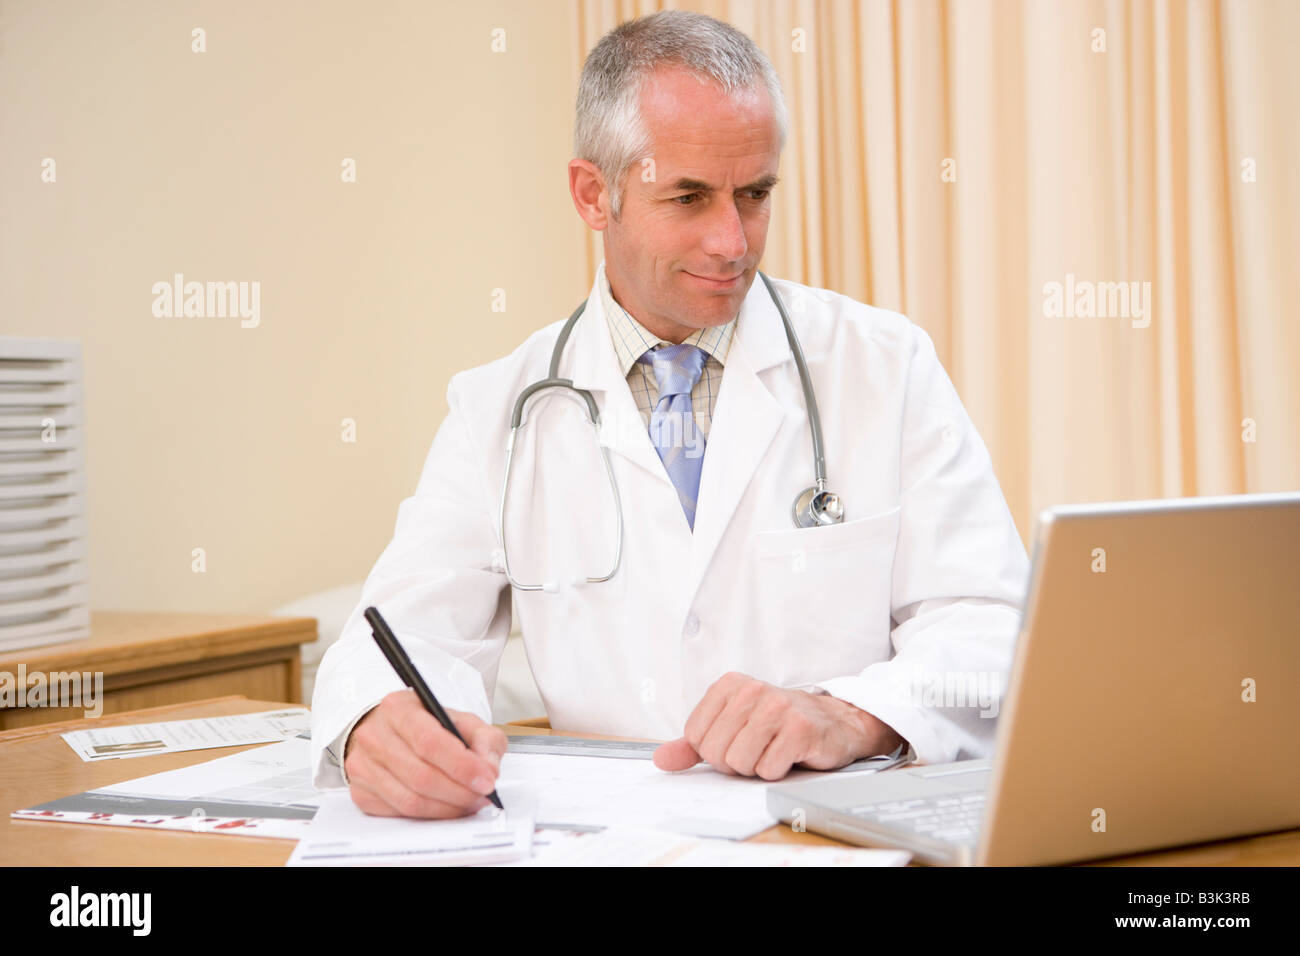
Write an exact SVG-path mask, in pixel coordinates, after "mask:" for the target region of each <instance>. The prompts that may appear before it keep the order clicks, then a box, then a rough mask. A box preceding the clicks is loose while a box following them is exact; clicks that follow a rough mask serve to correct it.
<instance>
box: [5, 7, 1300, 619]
mask: <svg viewBox="0 0 1300 956" xmlns="http://www.w3.org/2000/svg"><path fill="white" fill-rule="evenodd" d="M665 5H667V0H637V2H625V0H517V2H500V0H498V2H496V3H463V4H462V3H457V2H436V0H425V2H394V0H385V2H382V3H378V4H370V5H367V4H343V3H336V2H330V3H302V4H299V5H290V4H288V3H285V2H281V0H274V2H265V3H255V2H252V0H229V2H223V3H211V2H196V3H191V4H188V5H187V6H186V7H185V8H184V10H183V11H182V10H180V9H179V8H178V7H177V5H176V4H173V3H164V2H147V0H132V2H129V3H115V4H100V5H94V4H91V3H67V2H52V3H35V2H31V0H0V84H3V86H2V88H3V90H4V96H3V99H2V100H0V296H2V297H3V299H2V300H0V333H7V332H13V333H18V334H24V335H54V336H65V337H69V338H76V339H79V340H81V341H82V342H83V343H84V345H85V350H86V353H85V354H86V375H87V388H88V392H89V398H88V417H89V428H90V439H89V471H90V484H91V500H90V518H91V521H90V527H91V559H92V560H91V582H92V601H93V603H94V605H95V606H97V607H102V608H160V609H210V610H231V611H255V610H265V609H267V608H271V607H275V606H277V605H279V604H281V603H285V602H287V601H290V600H292V599H294V598H297V597H300V596H302V595H304V594H307V593H311V592H314V591H319V590H322V589H325V588H329V587H333V586H336V585H340V584H345V583H349V582H354V581H359V580H361V579H362V578H363V577H364V575H365V574H366V572H367V571H368V570H369V568H370V567H371V565H372V564H373V563H374V560H375V558H376V557H377V556H378V554H379V552H380V550H381V549H382V548H383V546H384V544H385V543H386V542H387V541H388V539H389V537H390V534H391V531H392V527H393V521H394V518H395V515H396V509H397V505H398V503H399V502H400V501H401V500H402V498H404V497H406V496H407V495H408V494H410V492H411V491H412V489H413V488H414V486H415V482H416V479H417V477H418V474H419V470H420V466H421V464H422V461H423V458H424V455H425V453H426V451H427V449H428V445H429V441H430V440H431V438H432V436H433V433H434V430H435V429H436V427H437V424H438V422H439V421H440V420H441V418H442V416H443V414H444V412H445V405H444V396H445V389H446V382H447V379H448V378H449V377H450V375H451V374H452V373H453V372H454V371H456V370H458V369H461V368H465V367H467V366H472V365H477V364H480V363H482V362H485V361H489V360H491V359H493V358H496V357H498V356H500V355H503V354H505V353H506V352H508V351H509V350H510V349H512V348H513V347H514V346H516V345H517V344H518V343H519V342H520V341H521V340H522V339H523V338H524V337H525V336H526V335H527V334H528V333H529V332H531V331H532V330H534V329H536V328H538V327H540V326H542V325H544V324H546V323H548V322H551V321H554V320H556V319H558V318H562V317H563V316H565V315H567V314H568V312H569V311H570V310H571V309H572V307H573V305H574V304H575V303H576V302H577V301H578V300H579V299H580V298H581V297H582V296H583V295H584V294H585V293H586V291H587V289H588V283H589V278H588V277H589V276H590V275H591V270H592V269H593V268H594V266H595V264H596V263H597V262H599V260H600V256H601V245H600V242H599V240H598V238H597V237H596V236H594V235H593V234H592V233H590V232H589V231H588V230H587V229H586V227H585V226H584V225H583V224H582V223H581V221H580V220H579V219H578V217H577V215H576V213H575V212H574V210H573V207H572V203H571V201H570V199H569V196H568V191H567V184H566V174H565V165H566V163H567V161H568V159H569V158H570V145H569V143H570V133H571V127H572V105H573V97H574V92H575V86H576V81H577V76H578V71H579V69H580V66H581V62H582V59H583V57H584V56H585V54H586V52H587V50H588V49H589V48H590V46H591V45H592V44H593V43H594V42H595V41H596V40H597V39H598V38H599V37H600V35H601V34H603V33H604V32H605V31H606V30H608V29H610V28H611V27H612V26H614V25H615V24H616V23H618V22H620V21H621V20H623V19H626V18H628V17H630V16H633V15H637V14H643V13H648V12H651V11H653V10H655V9H658V8H660V7H662V6H665ZM672 5H675V6H681V7H684V8H688V9H694V10H699V11H702V12H708V13H711V14H713V15H716V16H721V17H724V18H726V19H728V20H730V21H731V22H732V23H734V24H735V25H736V26H737V27H739V28H740V29H742V30H745V31H746V32H748V33H749V34H750V35H751V36H752V37H753V38H754V39H755V41H756V42H758V43H759V45H760V46H762V47H763V49H764V50H765V51H767V53H768V54H769V56H771V58H772V60H773V62H774V64H775V66H776V69H777V71H778V73H779V74H780V76H781V79H782V83H783V86H784V87H785V90H786V96H787V100H788V103H789V106H790V111H791V119H792V131H791V139H790V142H789V144H788V146H787V149H786V152H785V155H783V157H782V165H781V176H782V185H781V186H780V187H779V189H778V190H777V193H776V194H775V197H774V206H773V220H772V228H771V231H770V234H769V241H768V245H767V252H766V255H765V257H764V261H763V268H764V269H765V270H767V271H768V272H770V273H772V274H774V275H779V276H783V277H786V278H790V279H794V280H796V281H801V282H806V283H808V284H810V285H814V286H821V287H826V288H830V289H834V290H836V291H839V292H842V293H844V294H846V295H850V296H852V297H854V298H858V299H861V300H863V301H866V302H871V303H872V304H875V305H879V306H883V307H885V308H892V309H898V310H900V311H902V312H904V313H905V314H906V315H907V316H908V317H909V318H910V319H911V320H912V321H914V322H916V323H917V324H918V325H920V326H921V327H922V328H924V329H926V331H927V332H929V333H930V335H931V336H932V337H933V338H934V341H935V344H936V347H937V349H938V352H939V356H940V358H941V360H942V361H943V362H944V365H945V367H946V368H947V370H948V373H949V375H950V376H951V378H952V380H953V382H954V384H955V385H956V387H957V390H958V392H959V394H960V395H961V397H962V400H963V402H964V403H965V405H966V409H967V411H968V412H969V413H970V415H971V418H972V419H973V420H974V422H975V424H976V426H977V427H978V428H979V430H980V433H981V435H982V436H983V438H984V440H985V442H986V444H987V446H988V448H989V451H990V454H991V455H992V458H993V463H994V468H995V470H996V473H997V475H998V478H999V480H1000V482H1001V484H1002V488H1003V491H1004V493H1005V495H1006V497H1007V500H1008V503H1009V504H1010V507H1011V510H1012V514H1013V516H1014V517H1015V520H1016V524H1017V527H1018V529H1019V531H1020V534H1021V537H1022V539H1023V540H1024V541H1025V543H1026V545H1028V544H1030V541H1029V537H1030V534H1031V532H1032V529H1033V521H1034V516H1035V514H1036V513H1037V512H1038V510H1039V509H1041V508H1043V507H1046V506H1048V505H1051V504H1054V503H1061V502H1073V501H1098V500H1106V499H1131V498H1156V497H1170V496H1176V495H1206V494H1235V493H1243V492H1259V491H1279V490H1286V489H1294V488H1296V487H1300V437H1297V436H1300V426H1298V425H1297V423H1298V422H1300V384H1297V383H1300V378H1297V376H1296V374H1295V372H1296V369H1298V368H1300V323H1297V321H1296V318H1295V303H1296V301H1297V300H1300V271H1298V270H1296V269H1295V268H1294V263H1295V261H1296V241H1295V223H1296V222H1297V221H1298V220H1300V182H1298V181H1297V180H1296V177H1295V176H1294V175H1293V174H1292V172H1291V170H1292V168H1293V167H1294V165H1295V163H1294V157H1295V155H1297V153H1298V152H1300V132H1298V130H1300V127H1298V126H1297V125H1296V124H1295V122H1294V120H1293V117H1294V116H1296V115H1297V109H1298V107H1297V104H1300V68H1298V67H1297V64H1298V63H1300V61H1297V59H1296V56H1295V52H1294V51H1295V47H1296V42H1297V37H1300V6H1298V5H1297V4H1296V3H1294V2H1292V0H1221V2H1219V3H1208V2H1207V3H1187V2H1183V0H1129V2H1107V0H1059V2H1058V0H1053V2H1050V3H1049V2H1039V0H963V2H960V3H952V2H948V3H944V2H941V0H908V2H906V3H897V2H892V0H857V2H852V3H847V2H837V0H822V2H806V0H771V2H768V0H757V2H756V0H731V2H726V0H716V2H715V0H697V2H691V0H682V2H680V3H678V2H677V0H672ZM194 27H203V28H204V29H206V31H207V47H208V49H207V52H206V53H203V54H196V53H193V52H191V48H190V46H191V36H190V31H191V30H192V29H193V28H194ZM495 27H501V28H504V30H505V39H506V52H505V53H497V54H494V53H492V52H491V50H490V34H491V31H492V29H493V28H495ZM1099 27H1104V28H1105V32H1106V38H1107V43H1106V45H1105V48H1104V49H1101V50H1099V49H1098V48H1097V41H1096V36H1095V34H1096V31H1097V29H1098V28H1099ZM462 144H463V145H462ZM45 157H53V158H54V159H55V160H56V161H57V163H58V166H57V169H58V181H57V182H56V183H54V184H45V183H42V182H41V179H40V173H41V161H42V159H44V158H45ZM344 157H354V158H355V159H356V160H357V163H358V178H359V181H358V182H357V183H356V184H344V183H342V182H340V175H339V174H340V162H341V161H342V160H343V158H344ZM949 158H951V159H952V160H953V161H955V162H956V163H957V164H958V166H957V167H955V168H958V169H959V170H960V173H959V175H957V176H956V177H955V178H952V179H951V180H948V179H945V178H944V177H943V175H942V172H941V169H942V167H941V164H942V163H944V162H945V161H947V160H948V159H949ZM1245 162H1249V164H1250V165H1251V168H1252V170H1253V169H1254V168H1255V167H1256V166H1257V167H1258V176H1257V177H1256V176H1254V175H1253V174H1252V176H1251V177H1250V178H1249V179H1247V178H1246V177H1245V175H1244V173H1243V171H1242V169H1241V167H1242V164H1243V163H1245ZM176 272H182V273H184V274H185V276H186V277H187V278H189V279H194V280H199V281H217V280H235V281H253V280H257V281H260V282H261V293H262V302H261V312H262V315H261V324H260V326H259V327H258V328H256V329H241V328H240V327H239V321H238V319H230V318H227V319H207V318H202V319H201V318H190V319H186V318H180V319H165V318H155V317H154V316H153V315H152V313H151V307H152V304H153V298H154V297H153V293H152V291H151V289H152V286H153V284H154V283H155V282H158V281H166V280H169V279H170V277H171V276H172V275H173V274H174V273H176ZM1067 274H1068V275H1076V274H1077V275H1078V276H1079V277H1081V278H1083V279H1084V280H1085V281H1089V282H1094V283H1113V282H1116V281H1123V282H1128V281H1139V280H1141V281H1143V282H1145V281H1148V280H1149V281H1150V283H1151V285H1152V289H1153V296H1154V306H1152V307H1151V309H1150V311H1149V312H1148V315H1150V316H1152V319H1151V321H1150V324H1149V326H1148V327H1145V328H1136V327H1134V326H1133V324H1132V323H1130V322H1129V321H1128V320H1126V319H1122V318H1120V319H1115V318H1106V319H1083V320H1078V319H1068V320H1067V319H1062V318H1061V317H1059V316H1051V315H1048V314H1047V310H1046V308H1045V306H1044V291H1043V290H1044V284H1045V283H1048V282H1059V281H1061V280H1063V279H1064V278H1065V277H1066V276H1067ZM498 288H501V289H504V290H505V291H506V304H507V308H506V311H505V312H504V313H499V312H494V311H492V308H491V303H492V291H493V290H494V289H498ZM1149 301H1150V300H1149ZM345 418H353V419H355V420H356V422H357V428H358V441H357V442H356V443H355V444H346V443H344V442H343V441H342V440H341V422H342V420H343V419H345ZM1247 419H1249V420H1250V421H1251V422H1252V423H1256V422H1257V423H1258V437H1257V439H1255V438H1252V439H1251V440H1249V441H1248V440H1246V438H1245V429H1244V427H1243V426H1244V423H1245V421H1246V420H1247ZM1252 427H1253V426H1252ZM833 481H834V477H833V476H832V482H833ZM195 547H202V548H205V549H206V552H207V559H208V564H207V568H208V569H207V572H206V573H205V574H194V573H192V572H191V570H190V562H191V557H190V554H191V549H193V548H195Z"/></svg>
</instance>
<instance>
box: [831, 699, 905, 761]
mask: <svg viewBox="0 0 1300 956" xmlns="http://www.w3.org/2000/svg"><path fill="white" fill-rule="evenodd" d="M827 696H831V695H827ZM831 700H834V701H835V702H836V703H838V704H840V705H842V708H843V710H844V713H845V719H846V720H847V721H848V722H849V724H850V725H851V726H852V727H853V734H852V736H853V741H854V747H853V750H852V756H851V758H850V762H852V761H853V760H861V759H862V758H863V757H874V756H876V755H877V754H891V753H893V752H894V751H895V750H897V749H898V748H899V747H902V746H906V744H907V741H905V740H904V739H903V737H902V735H901V734H899V733H898V731H896V730H895V729H894V728H893V727H891V726H889V724H887V723H885V722H884V721H883V720H881V719H880V718H879V717H877V716H876V715H875V714H872V713H869V712H868V711H865V710H863V709H862V708H861V707H857V706H855V705H854V704H850V703H849V702H848V701H846V700H840V699H839V698H838V697H834V696H831Z"/></svg>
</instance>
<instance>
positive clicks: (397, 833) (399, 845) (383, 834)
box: [288, 785, 534, 866]
mask: <svg viewBox="0 0 1300 956" xmlns="http://www.w3.org/2000/svg"><path fill="white" fill-rule="evenodd" d="M497 795H498V796H499V797H500V798H501V802H502V804H504V805H505V810H504V811H501V810H498V809H497V808H496V807H484V808H483V809H482V810H480V811H479V812H478V813H477V814H475V815H474V816H472V817H462V818H459V819H455V820H413V819H406V818H403V817H373V816H369V815H368V814H366V813H364V812H363V811H362V810H361V809H360V808H359V807H358V806H357V805H356V804H355V803H354V802H353V800H352V795H351V794H350V793H349V792H348V791H346V790H332V791H330V792H328V793H326V794H324V795H323V797H322V799H321V805H320V809H319V810H318V811H317V812H316V819H315V820H313V821H312V824H311V826H310V827H309V828H308V829H307V832H306V834H305V835H304V836H303V838H302V839H301V840H299V841H298V845H297V846H296V847H295V848H294V851H293V855H292V856H290V857H289V863H288V865H289V866H464V865H468V864H475V863H499V862H507V861H512V860H526V859H527V858H528V856H529V853H530V851H531V849H532V842H533V822H534V820H533V799H532V795H531V794H530V793H528V791H527V788H525V787H521V786H518V785H516V786H506V785H502V786H501V787H499V788H498V790H497Z"/></svg>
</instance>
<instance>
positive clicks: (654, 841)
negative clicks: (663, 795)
mask: <svg viewBox="0 0 1300 956" xmlns="http://www.w3.org/2000/svg"><path fill="white" fill-rule="evenodd" d="M911 857H912V855H911V854H910V853H908V852H907V851H905V850H862V849H855V848H851V847H833V846H803V845H799V844H787V843H735V842H733V841H731V840H710V839H703V838H700V837H690V836H684V835H682V834H680V833H671V832H669V831H666V830H656V829H650V828H644V827H631V826H619V827H610V828H609V829H607V830H602V831H601V832H599V833H584V834H576V835H574V836H572V837H570V838H568V839H563V840H556V841H552V842H550V843H548V845H547V846H546V847H545V848H539V849H538V850H537V851H536V852H534V854H533V857H532V859H531V860H529V861H528V863H527V864H526V865H529V866H787V867H788V866H853V867H858V866H904V865H906V864H907V861H908V860H910V859H911Z"/></svg>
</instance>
